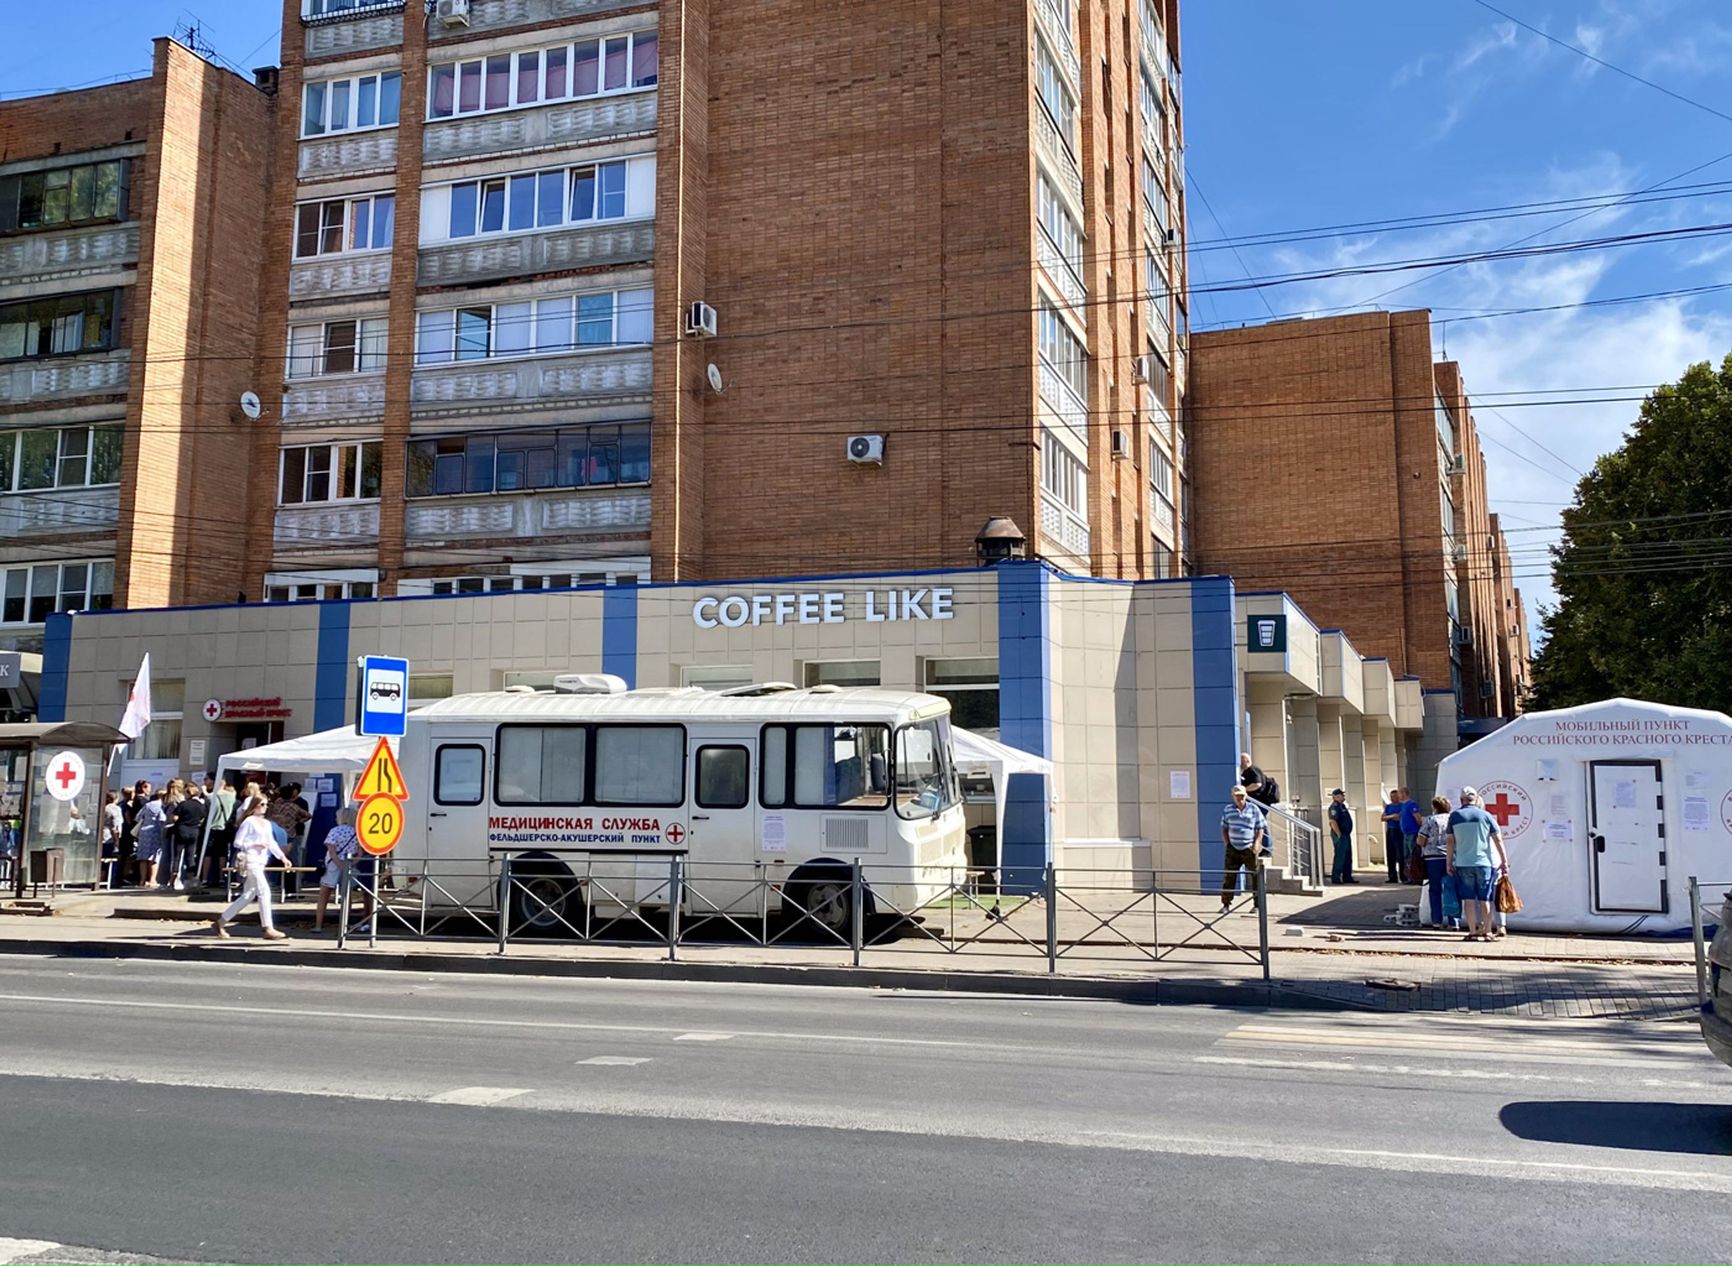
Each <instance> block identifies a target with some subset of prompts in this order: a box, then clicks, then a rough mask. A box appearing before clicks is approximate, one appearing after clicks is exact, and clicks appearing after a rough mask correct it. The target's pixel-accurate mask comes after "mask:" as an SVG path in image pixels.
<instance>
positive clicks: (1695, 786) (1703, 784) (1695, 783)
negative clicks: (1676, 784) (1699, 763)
mask: <svg viewBox="0 0 1732 1266" xmlns="http://www.w3.org/2000/svg"><path fill="white" fill-rule="evenodd" d="M1712 778H1713V775H1711V774H1710V773H1709V772H1708V771H1707V770H1706V769H1686V770H1685V771H1684V786H1685V787H1686V788H1688V789H1689V790H1691V791H1706V790H1707V789H1708V784H1709V782H1710V781H1711V779H1712Z"/></svg>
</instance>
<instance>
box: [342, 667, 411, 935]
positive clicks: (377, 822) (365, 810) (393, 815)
mask: <svg viewBox="0 0 1732 1266" xmlns="http://www.w3.org/2000/svg"><path fill="white" fill-rule="evenodd" d="M356 666H357V668H358V669H359V670H360V672H359V674H358V680H357V681H356V683H355V732H356V733H357V734H363V735H369V736H373V735H376V736H377V737H378V739H379V742H378V744H377V745H376V746H375V747H374V748H373V757H372V759H371V760H369V761H368V762H367V768H366V769H365V770H363V771H362V773H361V780H360V781H359V782H357V783H356V784H355V794H354V799H355V800H357V801H359V802H360V805H361V810H360V812H359V813H358V814H356V816H355V836H356V838H357V840H359V842H360V845H361V848H362V849H363V850H365V851H366V852H367V853H368V854H370V855H371V856H373V857H377V858H383V857H385V856H387V855H388V854H389V853H390V852H391V850H392V849H394V848H396V847H397V842H398V841H399V840H401V839H402V838H403V819H404V816H405V815H404V813H403V802H404V801H406V800H407V799H408V798H409V787H408V784H407V783H405V782H404V781H403V771H402V769H401V768H400V767H399V766H398V764H397V756H396V753H394V752H393V751H392V750H391V740H392V739H394V738H402V737H403V735H404V733H405V731H407V730H408V728H409V661H408V660H406V659H397V658H394V657H392V656H389V655H363V656H362V657H361V658H360V659H359V660H358V661H357V662H356ZM384 865H385V863H384V862H376V863H375V864H374V867H373V917H372V918H371V919H370V920H369V921H368V924H367V928H368V933H367V939H368V944H369V945H375V946H376V945H378V943H379V924H380V922H381V921H382V920H383V919H384V917H385V885H384V884H383V883H381V882H380V875H381V873H382V872H383V869H384ZM347 920H348V915H347V912H345V914H344V921H345V923H346V922H347Z"/></svg>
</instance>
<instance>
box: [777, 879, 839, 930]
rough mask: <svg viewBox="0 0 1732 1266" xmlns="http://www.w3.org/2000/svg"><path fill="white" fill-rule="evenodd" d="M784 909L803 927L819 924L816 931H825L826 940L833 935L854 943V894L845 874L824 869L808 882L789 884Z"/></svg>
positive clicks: (806, 880)
mask: <svg viewBox="0 0 1732 1266" xmlns="http://www.w3.org/2000/svg"><path fill="white" fill-rule="evenodd" d="M783 908H784V910H785V911H786V913H787V915H788V917H789V918H790V919H793V920H797V921H799V923H800V924H802V925H805V926H809V925H810V924H816V925H817V928H814V929H813V930H814V931H815V932H816V931H818V930H819V929H822V933H823V934H825V935H822V939H823V940H825V941H828V940H830V939H831V937H832V936H834V937H839V938H841V940H843V941H844V942H849V941H851V940H852V937H853V928H854V893H853V883H852V881H851V880H850V878H849V875H848V873H847V872H846V871H832V870H830V869H828V868H824V869H820V870H818V871H816V872H814V873H813V874H812V876H811V877H810V878H808V879H805V880H803V881H801V882H799V883H791V884H789V885H788V887H787V899H786V900H785V901H784V903H783Z"/></svg>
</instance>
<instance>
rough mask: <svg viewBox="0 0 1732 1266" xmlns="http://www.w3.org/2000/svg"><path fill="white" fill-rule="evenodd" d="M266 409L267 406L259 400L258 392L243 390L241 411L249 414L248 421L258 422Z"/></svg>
mask: <svg viewBox="0 0 1732 1266" xmlns="http://www.w3.org/2000/svg"><path fill="white" fill-rule="evenodd" d="M264 411H265V407H264V405H263V404H262V403H261V402H260V400H259V396H258V392H256V391H243V392H241V412H242V413H244V414H246V415H247V419H248V421H251V422H257V421H258V420H259V415H260V414H262V413H263V412H264Z"/></svg>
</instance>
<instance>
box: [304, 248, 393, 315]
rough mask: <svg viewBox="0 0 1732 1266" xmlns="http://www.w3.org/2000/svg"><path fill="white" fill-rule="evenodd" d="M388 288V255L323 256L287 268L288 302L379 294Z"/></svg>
mask: <svg viewBox="0 0 1732 1266" xmlns="http://www.w3.org/2000/svg"><path fill="white" fill-rule="evenodd" d="M390 285H391V252H389V251H368V252H365V253H360V254H355V255H324V256H321V257H320V258H318V259H309V260H303V261H301V262H300V263H298V264H292V265H290V267H289V301H290V302H291V303H310V302H313V301H315V300H319V299H336V298H345V297H348V296H352V295H369V294H383V293H385V291H386V290H387V289H389V288H390Z"/></svg>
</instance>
